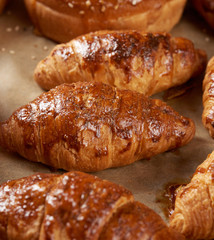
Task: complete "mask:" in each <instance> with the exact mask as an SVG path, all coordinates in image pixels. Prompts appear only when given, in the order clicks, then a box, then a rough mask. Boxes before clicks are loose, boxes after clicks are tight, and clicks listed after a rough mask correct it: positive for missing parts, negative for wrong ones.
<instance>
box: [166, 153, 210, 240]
mask: <svg viewBox="0 0 214 240" xmlns="http://www.w3.org/2000/svg"><path fill="white" fill-rule="evenodd" d="M213 166H214V152H212V154H210V155H208V158H207V159H206V160H205V161H204V162H203V163H202V164H201V165H199V166H198V168H197V170H196V172H195V174H194V176H193V178H192V180H191V182H190V183H189V184H187V185H186V186H184V187H182V188H181V189H180V190H179V191H178V193H177V197H176V200H175V209H174V212H173V214H172V215H171V218H170V226H171V227H172V228H173V229H175V230H177V231H178V232H180V233H182V234H184V235H185V236H186V238H187V239H190V240H191V239H213V238H214V228H213V222H214V184H213V176H214V175H213Z"/></svg>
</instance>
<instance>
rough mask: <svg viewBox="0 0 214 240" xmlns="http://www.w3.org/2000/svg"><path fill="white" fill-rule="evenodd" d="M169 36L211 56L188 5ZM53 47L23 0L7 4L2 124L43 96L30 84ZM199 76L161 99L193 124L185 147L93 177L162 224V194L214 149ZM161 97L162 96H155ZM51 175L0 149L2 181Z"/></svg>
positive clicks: (0, 47)
mask: <svg viewBox="0 0 214 240" xmlns="http://www.w3.org/2000/svg"><path fill="white" fill-rule="evenodd" d="M171 34H172V35H173V36H183V37H186V38H189V39H191V40H192V41H193V42H194V43H195V45H196V47H198V48H202V49H204V50H206V51H207V54H208V58H210V57H211V56H212V55H214V33H213V32H212V31H211V29H210V28H209V27H208V26H207V25H206V23H205V22H204V21H203V20H202V19H201V18H200V16H199V15H198V14H197V13H196V12H195V11H194V10H193V9H191V8H190V7H187V8H186V10H185V12H184V15H183V18H182V20H181V21H180V23H179V24H178V25H177V26H176V27H175V28H174V29H173V30H172V32H171ZM55 44H56V43H54V42H52V41H50V40H48V39H45V38H43V37H40V36H37V35H35V34H34V33H33V26H32V24H31V22H30V20H29V18H28V15H27V13H26V10H25V8H24V5H23V2H22V1H21V0H16V1H11V2H10V4H9V5H8V6H7V8H6V10H5V12H4V14H3V15H2V16H0V84H1V85H0V121H3V120H6V119H7V118H8V117H9V116H10V115H11V114H12V112H13V111H14V110H16V109H17V108H18V107H20V106H21V105H24V104H26V103H28V102H29V101H31V100H33V99H34V98H35V97H37V96H38V95H40V94H41V93H42V92H43V90H42V89H41V88H40V87H39V86H38V85H37V84H36V83H35V82H34V80H33V71H34V69H35V67H36V65H37V63H38V62H39V61H40V60H41V59H43V58H44V57H46V56H47V55H48V53H49V52H50V50H51V49H52V48H53V46H55ZM202 77H203V76H201V77H198V78H197V79H194V81H192V82H191V84H189V86H190V88H189V89H188V91H187V92H185V93H184V94H183V95H181V96H179V97H176V98H173V99H166V98H164V100H165V101H166V102H167V104H169V105H170V106H172V107H173V108H174V109H175V110H177V111H178V112H179V113H181V114H183V115H185V116H187V117H190V118H192V119H193V120H194V121H195V124H196V135H195V137H194V139H193V140H192V141H191V142H190V143H189V144H188V145H186V146H184V147H182V148H180V149H177V150H175V151H172V152H167V153H163V154H160V155H158V156H156V157H153V158H152V159H150V160H141V161H138V162H136V163H134V164H131V165H129V166H126V167H121V168H115V169H107V170H104V171H101V172H97V173H94V175H97V176H99V177H101V178H103V179H107V180H110V181H113V182H115V183H118V184H121V185H123V186H124V187H126V188H128V189H129V190H131V191H132V192H133V194H134V196H135V199H136V200H139V201H141V202H143V203H145V204H146V205H147V206H149V207H151V208H152V209H154V210H155V211H156V212H157V213H159V214H160V215H161V216H162V217H163V218H164V219H165V221H167V217H166V215H165V213H166V212H165V208H166V207H167V206H166V202H165V201H164V199H163V198H162V196H163V194H164V190H165V189H166V186H167V185H169V184H172V183H183V182H188V181H189V180H190V177H191V175H192V174H193V173H194V171H195V169H196V167H197V165H198V164H200V163H201V162H202V161H203V160H205V158H206V156H207V154H209V153H211V152H212V150H214V140H213V139H211V137H210V136H209V135H208V132H207V131H206V130H205V129H204V127H203V126H202V123H201V114H202V91H201V83H202ZM184 88H185V87H184ZM170 92H171V91H170ZM170 92H168V93H170ZM163 96H164V94H163V93H161V94H159V95H157V96H155V97H158V98H163ZM165 96H166V95H165ZM52 171H53V170H52V169H51V168H49V167H47V166H44V165H42V164H39V163H32V162H29V161H28V160H25V159H23V158H22V157H20V156H19V155H17V154H11V153H8V152H6V151H4V149H0V183H2V182H5V181H6V180H9V179H16V178H20V177H23V176H28V175H30V174H33V173H36V172H52ZM59 172H60V173H62V172H63V171H59Z"/></svg>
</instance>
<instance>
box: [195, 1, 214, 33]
mask: <svg viewBox="0 0 214 240" xmlns="http://www.w3.org/2000/svg"><path fill="white" fill-rule="evenodd" d="M191 1H192V3H193V5H194V6H195V8H196V10H197V11H198V12H199V13H200V14H201V16H202V17H204V19H205V20H206V21H207V23H208V24H209V25H210V26H211V27H212V28H213V29H214V0H191Z"/></svg>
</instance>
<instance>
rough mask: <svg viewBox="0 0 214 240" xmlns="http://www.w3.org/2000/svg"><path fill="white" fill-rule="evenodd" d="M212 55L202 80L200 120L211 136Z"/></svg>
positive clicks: (213, 134) (213, 106) (213, 105)
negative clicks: (201, 112) (201, 111)
mask: <svg viewBox="0 0 214 240" xmlns="http://www.w3.org/2000/svg"><path fill="white" fill-rule="evenodd" d="M213 82H214V57H212V58H211V59H210V60H209V62H208V65H207V69H206V75H205V77H204V80H203V91H204V92H203V106H204V110H203V114H202V122H203V124H204V126H205V128H207V129H208V131H209V134H210V136H211V137H213V138H214V129H213V127H214V112H213V109H214V85H213Z"/></svg>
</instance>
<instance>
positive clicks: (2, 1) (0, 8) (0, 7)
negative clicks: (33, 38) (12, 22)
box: [0, 0, 8, 14]
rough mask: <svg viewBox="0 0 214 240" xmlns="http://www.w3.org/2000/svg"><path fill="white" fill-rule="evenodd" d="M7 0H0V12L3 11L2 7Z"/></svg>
mask: <svg viewBox="0 0 214 240" xmlns="http://www.w3.org/2000/svg"><path fill="white" fill-rule="evenodd" d="M7 2H8V0H0V14H1V13H2V12H3V10H4V7H5V5H6V3H7Z"/></svg>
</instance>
